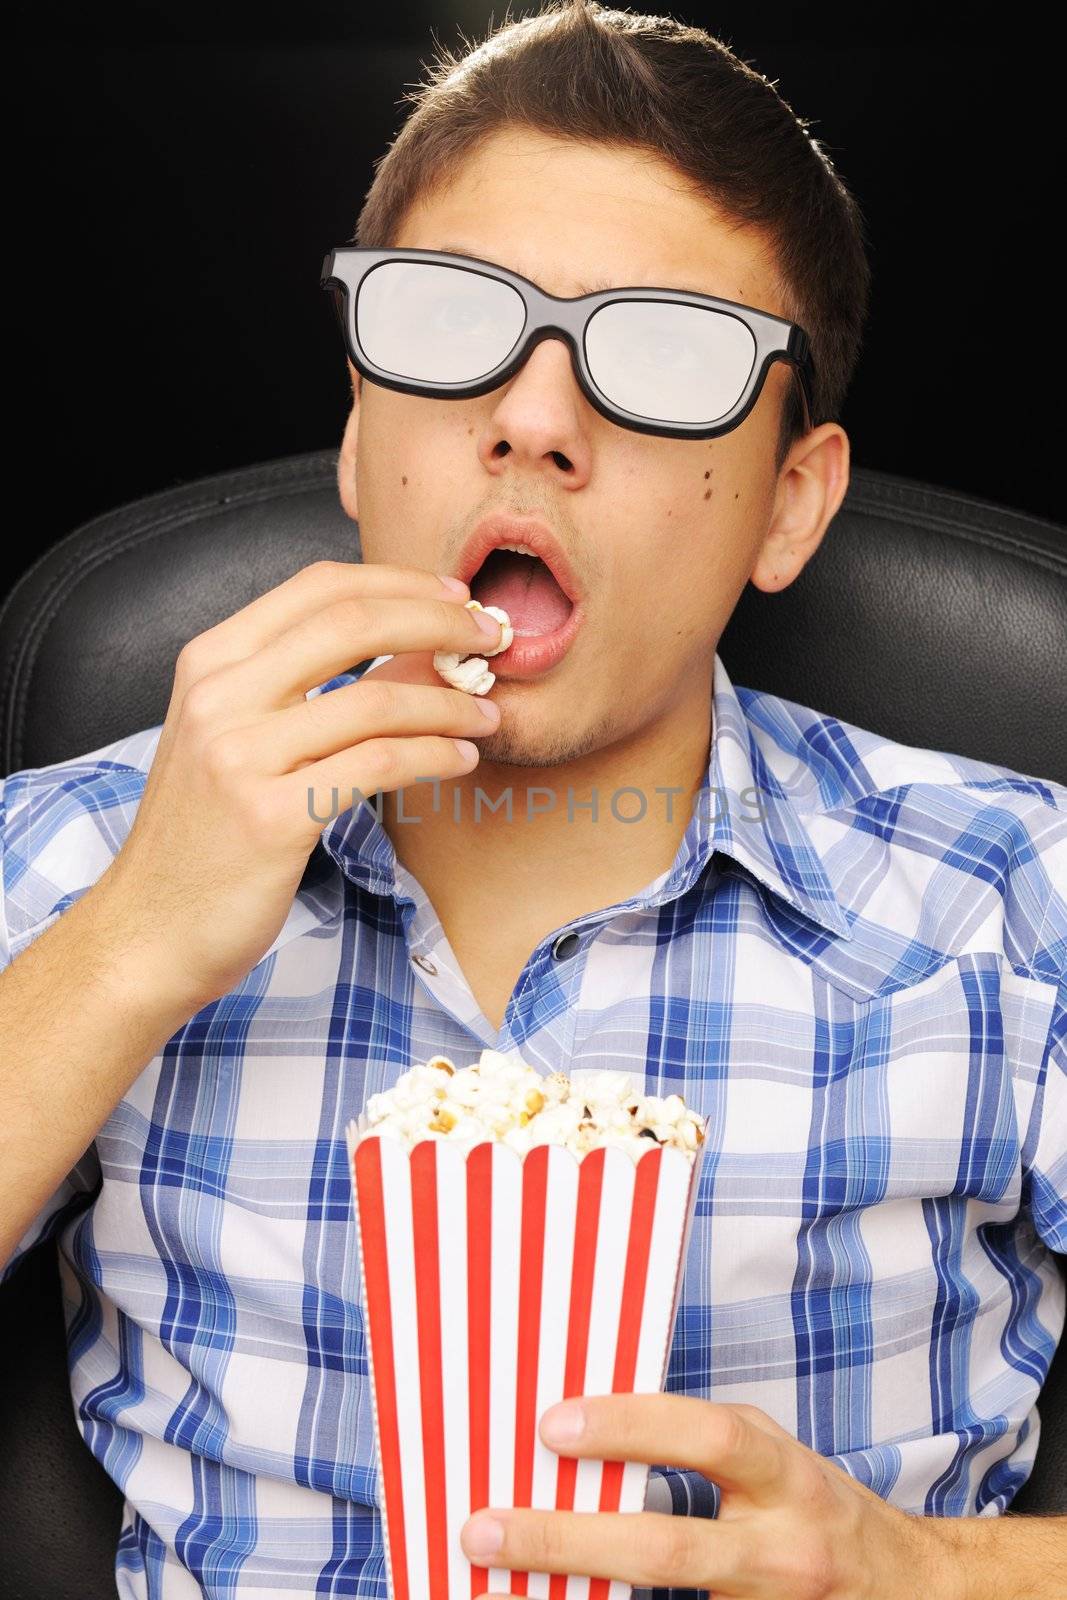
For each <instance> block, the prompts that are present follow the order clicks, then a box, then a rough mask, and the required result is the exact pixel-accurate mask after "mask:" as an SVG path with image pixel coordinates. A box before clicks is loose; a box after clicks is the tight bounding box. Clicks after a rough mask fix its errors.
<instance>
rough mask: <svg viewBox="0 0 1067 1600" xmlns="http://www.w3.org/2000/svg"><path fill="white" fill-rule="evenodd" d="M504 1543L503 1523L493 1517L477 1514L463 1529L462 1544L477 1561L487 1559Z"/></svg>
mask: <svg viewBox="0 0 1067 1600" xmlns="http://www.w3.org/2000/svg"><path fill="white" fill-rule="evenodd" d="M503 1543H504V1528H503V1524H502V1523H499V1522H497V1521H496V1520H495V1518H493V1517H483V1516H475V1517H472V1518H471V1519H470V1521H469V1522H468V1523H467V1525H466V1527H465V1528H464V1529H463V1537H462V1544H463V1548H464V1550H466V1552H467V1554H468V1555H469V1556H473V1558H474V1559H475V1561H483V1562H484V1561H487V1560H488V1558H489V1557H490V1556H495V1555H496V1553H497V1551H498V1550H499V1549H500V1546H501V1545H502V1544H503Z"/></svg>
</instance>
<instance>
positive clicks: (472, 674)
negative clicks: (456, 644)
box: [433, 600, 515, 694]
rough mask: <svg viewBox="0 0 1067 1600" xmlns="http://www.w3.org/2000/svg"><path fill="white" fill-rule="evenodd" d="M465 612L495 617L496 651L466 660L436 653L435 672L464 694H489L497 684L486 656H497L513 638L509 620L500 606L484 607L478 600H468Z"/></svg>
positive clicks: (451, 653)
mask: <svg viewBox="0 0 1067 1600" xmlns="http://www.w3.org/2000/svg"><path fill="white" fill-rule="evenodd" d="M464 610H465V611H486V612H488V614H489V615H490V616H491V617H495V618H496V620H497V622H499V624H500V643H499V644H498V645H497V647H496V649H495V650H486V649H483V650H482V653H481V655H475V654H471V655H469V656H467V657H466V659H464V658H462V657H461V656H459V655H458V654H457V652H456V651H455V650H435V651H434V658H433V665H434V671H435V672H436V673H437V674H438V675H439V676H440V677H442V678H444V680H445V682H446V683H448V684H451V686H452V688H453V689H462V690H463V692H464V693H465V694H488V693H489V690H490V689H491V688H492V687H493V685H494V683H495V682H496V673H495V672H490V671H489V668H488V667H487V666H486V663H485V657H486V656H498V655H500V654H501V653H502V651H504V650H506V649H507V648H508V646H509V645H510V644H511V642H512V640H513V639H514V637H515V635H514V633H513V631H512V627H511V619H510V618H509V616H508V614H507V612H506V611H505V610H503V608H502V607H501V606H483V605H482V604H481V603H480V602H479V601H477V600H468V601H467V602H466V604H465V606H464Z"/></svg>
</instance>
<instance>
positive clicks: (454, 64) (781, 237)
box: [354, 0, 870, 470]
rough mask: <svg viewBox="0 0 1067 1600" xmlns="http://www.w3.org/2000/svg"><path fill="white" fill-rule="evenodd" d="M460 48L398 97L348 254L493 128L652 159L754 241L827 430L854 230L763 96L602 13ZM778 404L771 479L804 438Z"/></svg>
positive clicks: (396, 218) (843, 335)
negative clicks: (800, 344) (404, 106)
mask: <svg viewBox="0 0 1067 1600" xmlns="http://www.w3.org/2000/svg"><path fill="white" fill-rule="evenodd" d="M461 37H462V34H461ZM463 42H464V45H465V46H466V51H465V53H464V54H462V55H460V54H454V53H453V52H452V51H450V50H448V49H446V48H442V47H441V46H440V45H439V44H437V55H436V57H435V58H434V60H433V61H432V62H431V63H430V65H429V67H428V69H427V77H426V80H425V82H423V83H420V84H418V85H416V86H415V87H414V88H413V89H412V90H411V91H410V92H409V93H407V94H405V95H403V96H402V100H401V103H403V102H404V101H408V102H410V103H411V104H412V106H413V108H414V109H413V110H412V111H411V113H410V114H409V115H408V117H407V120H406V121H405V122H404V124H403V126H402V127H401V129H400V131H399V133H398V134H397V135H396V137H395V139H394V140H393V141H392V143H391V145H390V146H389V148H388V150H387V151H386V152H385V154H384V155H383V156H381V157H379V159H378V161H377V162H376V163H375V167H376V171H375V177H374V181H373V182H372V184H371V186H370V188H369V190H368V191H367V195H366V198H365V200H364V203H363V207H362V209H361V211H360V214H359V219H358V222H357V224H356V232H355V238H354V242H355V243H357V244H360V245H367V246H371V247H374V248H378V249H382V248H389V247H390V246H391V245H392V244H393V242H394V240H395V239H396V238H397V236H398V235H399V233H400V229H401V226H402V224H403V220H404V217H405V216H406V214H407V212H408V210H409V208H410V207H411V206H412V204H413V203H414V202H415V201H416V200H417V199H420V198H422V197H424V196H425V195H427V194H429V193H431V192H432V191H433V190H434V189H435V188H439V187H443V186H445V185H447V183H448V181H449V178H450V176H451V175H452V174H453V173H454V172H455V171H456V169H457V167H458V166H459V164H460V162H461V161H462V160H463V159H464V157H466V156H468V155H469V154H471V153H472V152H473V150H474V148H475V147H476V146H477V145H478V144H479V143H480V142H481V141H482V140H483V139H485V138H486V137H487V136H488V135H489V134H491V133H494V132H496V131H498V130H500V129H502V128H506V127H526V128H529V129H532V130H535V131H537V132H542V133H548V134H554V135H556V136H558V137H564V138H571V139H575V140H581V141H585V142H587V143H600V144H610V145H616V146H623V147H630V148H641V149H644V150H650V151H652V152H654V153H655V154H656V155H658V156H660V157H662V158H665V159H666V160H667V161H668V162H671V163H673V165H674V166H675V168H677V169H678V170H679V171H681V172H682V173H684V174H685V175H686V176H687V177H689V178H690V179H692V180H693V181H694V183H695V184H696V186H697V193H698V194H702V195H704V196H705V197H706V198H707V199H709V200H710V201H711V202H713V203H714V205H715V206H716V207H717V208H718V209H719V210H720V211H722V213H723V214H724V215H725V216H727V217H729V218H732V219H734V220H735V221H736V223H737V225H738V226H746V225H747V226H754V227H756V228H757V229H761V230H763V232H764V234H765V235H766V237H767V240H768V242H769V244H770V249H771V259H772V260H773V261H774V263H775V265H776V268H777V274H776V281H777V288H778V291H779V294H780V296H781V305H782V307H783V309H784V311H785V314H786V316H788V318H789V319H790V321H793V322H798V323H799V324H800V325H801V327H802V328H804V329H805V330H806V332H807V334H808V336H809V338H810V340H811V346H812V358H813V361H814V365H815V382H814V395H813V401H814V404H813V408H812V425H813V426H818V424H819V423H820V422H824V421H829V420H837V418H838V415H839V413H840V410H841V406H842V403H843V401H844V398H845V393H846V391H847V389H848V385H849V383H850V381H851V378H852V373H853V370H854V368H855V365H856V361H857V358H858V356H859V349H860V343H861V340H862V336H863V327H864V323H865V321H866V315H867V303H868V296H869V292H870V267H869V264H868V260H867V254H866V242H867V241H866V236H865V226H864V220H863V216H862V213H861V212H860V209H859V206H858V205H857V203H856V200H855V199H854V197H853V196H852V194H851V193H850V192H849V190H848V189H847V188H846V186H845V184H844V182H843V181H842V179H841V178H840V177H839V175H838V173H837V172H836V170H835V168H834V166H833V163H832V162H831V160H830V158H829V157H828V156H827V154H826V152H825V150H824V149H823V147H822V146H821V145H820V143H819V141H818V140H817V139H814V138H812V137H811V136H810V135H809V134H808V133H807V132H806V131H805V130H806V128H807V127H808V126H809V125H810V123H809V122H808V121H807V120H805V119H803V118H800V117H798V116H797V115H796V114H795V112H794V111H793V110H792V108H791V107H790V106H789V105H788V104H787V103H786V101H785V100H783V99H782V97H781V96H780V95H779V94H778V92H777V90H776V89H775V87H774V86H773V84H771V83H769V82H768V81H767V79H766V78H765V77H763V76H762V74H761V73H759V72H756V71H755V70H754V69H753V68H752V67H751V66H749V65H748V64H747V63H746V62H744V61H741V60H740V59H739V58H738V57H737V56H736V55H734V53H733V51H732V50H730V49H729V48H728V46H726V45H725V44H723V43H722V42H721V41H720V40H718V39H716V38H714V37H713V36H712V35H711V34H709V33H706V32H705V31H704V30H703V29H702V28H694V27H689V26H687V25H686V24H685V23H681V22H677V21H675V20H674V19H673V18H671V17H659V16H642V15H639V14H635V13H633V12H630V11H622V10H611V9H608V8H607V7H606V6H602V5H600V4H599V3H597V0H549V3H548V4H547V5H545V6H544V7H543V9H542V10H541V11H540V12H538V13H537V14H536V15H533V16H528V17H523V18H521V19H520V20H518V21H509V19H508V17H507V15H506V14H505V18H504V21H503V22H502V23H501V24H500V26H499V27H498V28H497V29H496V31H495V32H491V33H490V34H489V35H488V36H487V38H486V39H485V40H484V42H482V43H481V44H478V45H474V44H472V43H471V41H469V40H466V39H464V41H463ZM436 43H437V41H436V40H435V44H436ZM788 394H789V398H788V400H787V402H786V404H785V405H784V406H783V410H782V418H781V426H780V430H779V438H778V450H777V458H776V462H775V467H776V470H777V468H778V467H780V466H781V463H782V461H783V460H784V458H785V455H786V453H787V451H788V450H789V448H790V446H791V445H792V443H793V441H794V440H795V439H796V438H798V437H799V436H800V435H801V434H802V432H803V412H802V410H801V406H800V397H799V394H798V386H797V385H796V384H795V383H792V384H790V386H789V390H788Z"/></svg>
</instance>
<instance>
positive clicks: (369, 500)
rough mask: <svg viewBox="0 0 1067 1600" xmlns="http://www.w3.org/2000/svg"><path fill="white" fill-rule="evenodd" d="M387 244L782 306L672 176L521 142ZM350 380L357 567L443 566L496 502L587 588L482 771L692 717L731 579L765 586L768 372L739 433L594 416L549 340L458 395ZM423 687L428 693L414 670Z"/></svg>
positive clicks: (784, 377) (781, 373) (543, 142)
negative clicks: (563, 638) (660, 428)
mask: <svg viewBox="0 0 1067 1600" xmlns="http://www.w3.org/2000/svg"><path fill="white" fill-rule="evenodd" d="M394 242H395V244H397V245H400V246H411V247H416V248H419V249H430V250H434V249H444V248H456V247H461V248H462V249H464V250H465V251H467V252H468V253H470V254H472V255H477V256H479V257H482V258H483V259H485V260H488V261H492V262H496V263H498V264H500V265H502V266H505V267H508V268H510V269H512V270H513V271H515V272H519V273H521V274H522V275H523V276H524V277H527V278H530V279H532V280H533V281H534V282H535V283H537V284H538V285H539V286H540V287H541V288H542V289H544V290H546V291H547V292H548V293H550V294H556V295H568V296H569V295H576V294H578V293H579V292H580V288H581V286H582V285H587V284H591V283H594V282H599V281H603V282H605V283H611V284H615V285H627V286H630V285H658V286H667V287H679V288H682V287H686V288H693V289H698V290H700V291H702V292H705V293H708V294H713V295H720V296H722V297H724V298H726V299H731V300H740V301H744V302H745V303H746V304H748V305H752V306H756V307H759V308H760V309H763V310H766V311H770V312H773V313H775V314H776V315H779V316H782V315H784V314H785V312H784V309H783V307H782V306H781V304H780V303H779V300H778V297H777V296H776V293H775V289H774V287H773V268H772V264H771V262H770V261H769V260H768V258H767V256H766V255H765V253H764V248H765V247H764V244H763V241H762V239H761V238H760V237H759V236H757V235H756V234H755V233H754V232H752V231H751V230H747V229H738V228H737V227H736V225H733V224H730V225H728V224H726V223H725V222H724V221H723V220H722V219H721V217H720V216H719V215H718V213H717V212H716V211H715V210H714V209H713V208H712V207H711V206H710V205H709V204H708V202H707V201H705V200H703V199H700V198H697V197H694V196H693V195H692V194H690V193H688V192H687V189H686V185H685V179H684V177H683V176H682V175H681V174H679V173H677V172H676V171H675V170H674V168H672V167H669V166H666V165H664V164H663V163H662V162H660V161H659V160H658V159H657V158H655V157H653V156H651V155H648V154H646V153H644V152H635V151H631V150H621V149H608V148H605V147H601V146H595V145H585V144H579V143H575V142H572V141H564V140H559V139H555V138H550V137H546V136H545V135H542V134H535V133H532V132H529V131H526V130H507V131H506V132H503V133H499V134H496V135H494V136H493V137H492V138H490V139H489V140H488V141H486V142H485V143H484V144H483V145H482V147H481V148H480V149H479V151H478V152H477V153H476V154H475V155H474V156H472V157H471V158H470V159H469V160H468V162H467V163H466V164H465V165H464V166H462V167H461V168H460V169H459V171H458V173H457V176H456V178H455V181H454V182H453V183H452V184H451V186H450V187H449V188H447V189H446V190H443V191H442V192H441V193H439V194H437V195H434V196H431V197H427V198H426V199H425V200H423V201H422V202H420V203H418V204H417V205H416V206H415V207H414V208H413V209H412V211H411V212H410V214H409V216H408V217H407V219H406V221H405V223H404V226H403V229H402V232H401V233H400V235H399V237H397V239H396V240H395V241H394ZM352 375H353V380H354V383H355V386H356V400H355V404H354V408H353V413H352V416H351V417H350V419H349V424H348V427H347V429H346V434H345V443H344V447H343V450H342V457H341V463H340V486H341V494H342V500H343V502H344V505H345V508H346V509H347V510H348V511H349V513H350V514H351V515H352V516H355V517H358V519H359V524H360V536H361V542H362V547H363V556H364V559H365V560H367V561H381V562H397V563H401V564H404V565H412V566H419V567H425V568H428V569H429V570H431V571H435V572H450V571H451V572H454V571H456V570H457V566H458V561H459V555H460V551H461V549H462V547H463V544H464V542H465V540H466V539H467V537H468V535H469V534H470V533H471V531H472V530H473V529H474V527H475V526H476V525H477V523H478V522H480V521H481V519H482V518H483V517H485V516H486V515H488V514H489V513H491V512H494V511H507V512H512V513H514V514H516V515H520V516H533V517H536V518H538V519H539V520H542V521H544V522H546V523H547V524H548V526H549V527H550V528H551V529H552V530H553V532H554V534H555V535H556V537H557V539H558V540H559V542H560V544H561V545H562V547H563V550H564V551H565V553H566V555H567V557H568V558H569V560H570V563H571V567H572V569H573V571H574V573H575V575H576V576H577V578H578V580H579V582H580V583H581V584H582V586H583V587H584V591H585V595H586V600H585V612H586V614H585V621H584V624H583V626H582V627H581V628H580V630H579V632H578V635H577V637H576V638H575V640H574V642H573V644H572V645H571V647H570V650H569V651H568V652H567V654H566V655H565V656H564V657H563V658H562V660H560V661H559V662H557V663H556V665H555V666H553V667H552V668H550V669H549V670H548V671H547V672H544V673H543V674H541V675H540V676H539V677H535V678H526V679H518V678H516V679H511V680H509V679H508V678H507V677H506V675H505V676H499V677H498V678H497V682H496V684H495V685H494V687H493V690H492V695H493V698H494V699H495V700H496V701H497V702H498V704H499V705H500V707H501V710H502V713H503V715H502V718H501V723H500V727H499V729H498V730H497V731H496V732H495V733H493V734H490V735H488V736H486V737H482V738H480V739H479V748H480V750H481V752H482V758H481V759H482V764H483V765H484V764H485V763H486V762H487V761H497V762H501V763H515V764H519V765H531V766H551V765H556V764H558V763H561V762H566V761H573V760H575V759H577V758H578V757H579V756H581V755H584V754H586V753H588V752H591V751H594V750H599V749H602V748H604V747H605V746H606V745H608V744H610V743H613V742H614V741H615V740H623V739H627V738H630V737H633V736H639V734H640V731H641V730H642V729H644V730H646V731H651V729H652V727H653V725H654V724H656V723H659V722H660V721H661V720H662V719H663V718H664V717H666V718H667V721H668V722H670V721H671V719H673V718H676V717H678V716H679V715H684V714H685V712H686V708H688V709H689V711H690V712H691V713H692V714H693V715H698V716H702V717H704V718H706V716H707V710H708V704H709V697H710V685H711V673H712V667H713V660H714V653H715V650H716V647H717V644H718V640H719V636H720V634H721V633H722V630H723V628H724V627H725V625H726V623H727V621H728V620H729V617H730V614H731V612H732V611H733V609H734V606H735V604H736V602H737V599H738V596H739V595H740V593H741V591H742V589H743V588H744V586H745V583H746V581H747V580H748V578H749V577H750V576H752V577H753V580H754V581H756V582H762V581H763V579H766V586H767V587H768V588H770V587H782V586H783V584H782V583H781V582H778V583H775V584H772V583H771V581H770V579H771V570H770V567H771V564H772V555H773V552H771V551H770V549H766V550H765V549H764V546H765V544H767V543H768V531H769V525H770V523H771V520H772V513H773V512H774V509H775V502H776V495H777V493H778V486H779V477H780V475H779V474H778V473H777V472H776V471H775V466H774V455H775V446H776V443H777V437H778V426H779V418H780V414H781V407H782V403H783V398H784V396H785V394H786V392H787V390H788V387H789V385H790V384H791V383H792V382H793V379H792V377H791V375H790V373H789V370H788V368H787V367H786V366H785V364H784V363H781V362H776V363H775V364H774V365H773V366H772V367H771V370H770V372H769V374H768V377H767V381H766V383H765V385H764V387H763V391H762V393H761V395H760V397H759V400H758V401H757V403H756V405H755V406H754V407H753V409H752V410H751V411H750V413H749V415H748V416H747V417H746V419H745V421H744V422H743V423H742V424H741V425H740V427H738V428H735V429H734V430H733V431H732V432H730V433H727V434H724V435H722V436H721V437H720V438H717V439H703V440H686V439H670V438H661V437H656V436H653V435H650V434H640V433H635V432H633V431H632V430H630V429H626V428H621V427H619V426H618V425H617V424H615V423H613V422H610V421H608V419H607V418H606V417H603V416H601V414H600V413H599V412H598V411H597V410H595V408H594V407H593V406H591V405H590V404H589V402H588V401H587V400H586V398H585V396H584V394H583V393H582V391H581V389H580V388H579V386H578V383H577V380H576V378H575V376H574V372H573V369H572V367H571V360H570V353H569V350H568V348H567V346H566V345H565V344H564V343H563V342H562V341H561V340H559V339H555V338H551V339H545V340H543V341H542V342H541V343H539V344H538V345H537V346H535V348H534V350H533V351H532V353H531V354H530V356H529V358H528V359H527V361H526V363H525V365H524V366H523V367H521V368H520V370H519V371H518V373H516V375H515V376H514V377H513V378H511V379H510V380H509V381H508V382H506V383H504V384H502V385H501V386H500V387H499V388H498V389H496V390H493V391H492V392H491V393H489V394H485V395H481V396H480V397H478V398H476V399H471V400H437V399H431V398H427V397H424V396H417V395H407V394H401V393H397V392H395V391H393V390H389V389H385V388H382V387H381V386H380V385H376V384H371V383H366V382H361V381H360V380H359V378H358V374H356V373H355V372H354V370H353V374H352ZM788 459H789V458H787V462H786V464H785V465H784V466H783V473H784V472H785V470H786V467H787V466H788ZM761 551H762V552H763V554H762V558H761ZM773 564H774V565H778V564H779V563H777V562H773ZM757 567H758V570H756V571H754V568H757ZM764 569H766V570H764ZM795 570H796V569H794V571H793V572H792V573H791V574H790V576H795ZM472 593H474V594H477V587H476V586H472ZM491 665H492V663H491ZM427 681H434V682H439V681H440V680H438V679H437V678H436V675H434V674H433V673H432V669H431V672H430V675H429V678H428V679H427Z"/></svg>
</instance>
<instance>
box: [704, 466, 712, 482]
mask: <svg viewBox="0 0 1067 1600" xmlns="http://www.w3.org/2000/svg"><path fill="white" fill-rule="evenodd" d="M704 477H705V479H707V478H710V477H711V468H710V467H709V468H708V470H707V472H705V474H704Z"/></svg>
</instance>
